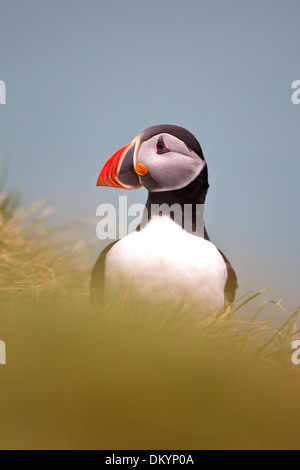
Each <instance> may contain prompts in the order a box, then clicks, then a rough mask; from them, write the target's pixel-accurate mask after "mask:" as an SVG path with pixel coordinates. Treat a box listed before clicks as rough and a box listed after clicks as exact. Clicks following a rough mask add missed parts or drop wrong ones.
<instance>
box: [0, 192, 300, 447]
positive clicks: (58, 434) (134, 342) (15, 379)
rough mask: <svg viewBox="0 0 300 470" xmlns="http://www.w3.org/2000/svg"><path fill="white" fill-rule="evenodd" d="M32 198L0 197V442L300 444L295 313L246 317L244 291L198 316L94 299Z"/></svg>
mask: <svg viewBox="0 0 300 470" xmlns="http://www.w3.org/2000/svg"><path fill="white" fill-rule="evenodd" d="M37 209H38V208H37V207H35V208H33V210H28V211H25V212H22V209H21V207H20V204H19V202H18V200H17V199H16V198H15V195H9V196H6V197H5V196H3V195H2V197H1V198H0V302H1V308H0V339H1V340H4V341H5V342H6V346H7V366H0V397H1V421H0V436H1V437H0V448H1V449H172V450H180V449H216V448H217V449H221V448H233V449H238V448H243V449H248V448H249V449H274V448H275V449H276V448H277V449H287V448H292V449H299V448H300V444H299V422H300V407H299V394H300V366H293V365H292V363H291V354H292V351H291V348H290V343H291V341H292V337H291V335H290V331H291V327H292V325H293V323H294V320H295V318H296V315H297V312H296V313H295V315H293V316H292V317H291V319H290V320H289V321H288V322H283V323H285V325H284V327H283V328H282V330H278V329H275V328H273V326H272V321H271V320H272V319H271V318H270V320H269V321H260V318H261V313H262V312H261V309H259V310H256V311H255V312H252V319H251V320H250V321H249V318H250V317H249V306H251V305H252V301H251V295H250V294H249V295H248V296H245V297H244V298H243V299H240V301H239V302H237V304H236V306H235V310H236V312H235V313H234V315H233V316H232V317H230V318H228V317H226V315H224V314H222V312H221V313H220V315H219V316H218V317H217V318H215V320H214V321H213V322H212V323H211V324H210V325H208V326H207V327H206V328H204V329H200V328H199V327H197V325H196V324H195V323H194V322H193V321H192V320H191V319H189V317H188V314H187V312H184V311H179V310H178V309H177V310H176V308H174V313H173V314H172V315H168V316H166V315H164V311H163V309H158V310H157V311H147V308H146V307H137V306H134V305H128V303H126V302H125V301H124V305H122V306H115V307H112V308H110V309H106V310H105V311H102V312H98V311H96V310H95V309H94V308H93V307H92V306H91V305H90V302H89V298H88V271H89V268H90V267H89V266H88V262H87V257H86V253H85V251H84V249H74V246H73V243H72V242H70V241H68V240H67V239H66V238H65V237H64V236H63V235H64V229H63V228H62V229H61V230H53V231H49V230H47V229H46V228H45V227H46V223H45V219H44V218H43V217H41V216H38V215H37V213H36V210H37ZM261 295H262V294H261ZM249 300H250V301H249ZM266 303H267V302H265V303H264V304H262V308H263V307H264V306H265V304H266ZM277 307H278V305H276V304H275V305H274V309H275V310H274V314H276V315H280V314H281V312H280V309H278V308H277ZM246 313H247V315H246ZM246 318H247V319H248V321H246Z"/></svg>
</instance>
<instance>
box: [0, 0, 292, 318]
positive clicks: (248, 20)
mask: <svg viewBox="0 0 300 470" xmlns="http://www.w3.org/2000/svg"><path fill="white" fill-rule="evenodd" d="M299 18H300V2H299V0H289V1H288V2H285V1H283V0H280V1H279V0H251V1H250V0H249V1H248V0H243V1H241V0H227V1H224V0H203V1H202V0H184V1H183V0H159V1H158V0H157V1H156V0H151V1H145V0H139V1H137V0H109V1H108V0H105V1H104V0H59V1H58V0H51V1H50V0H43V1H41V0H26V1H21V0H2V1H0V80H5V82H6V86H7V104H6V105H1V106H0V159H1V160H3V159H4V158H5V157H9V159H10V174H9V181H8V183H9V186H10V187H17V188H19V190H20V192H21V193H22V194H23V199H24V201H26V202H28V203H30V202H33V201H35V200H36V199H39V198H40V197H45V198H46V199H47V200H49V201H50V203H51V204H52V205H53V206H54V208H55V215H54V220H55V221H56V222H62V221H66V222H67V221H68V222H69V221H73V220H81V219H85V218H91V217H94V216H95V212H96V207H97V206H98V205H99V204H100V203H101V202H116V201H117V198H118V196H119V195H121V194H125V192H122V191H121V192H119V191H118V190H113V189H106V188H104V189H97V188H96V186H95V185H96V180H97V177H98V173H99V171H100V169H101V167H102V165H103V164H104V163H105V161H106V160H107V158H108V157H110V155H111V154H112V153H113V152H114V151H115V150H117V149H118V148H119V147H121V146H123V145H125V144H126V143H128V142H129V141H131V140H132V139H133V138H134V137H135V136H136V135H137V134H138V133H139V132H140V131H141V130H143V129H144V128H146V127H148V126H151V125H154V124H159V123H168V124H177V125H181V126H183V127H186V128H187V129H189V130H190V131H191V132H193V133H194V134H195V135H196V136H197V138H198V139H199V141H200V143H201V145H202V148H203V151H204V154H205V156H206V159H207V162H208V167H209V172H210V184H211V189H210V192H209V195H208V199H207V207H206V222H207V227H208V230H209V233H210V235H211V237H212V239H213V241H214V242H215V243H216V244H217V245H218V246H219V247H221V248H222V249H223V250H224V251H225V253H226V254H227V255H228V257H229V258H230V260H231V261H232V263H233V265H234V266H235V268H236V270H237V272H238V275H239V278H240V285H241V293H242V292H245V291H246V290H251V289H258V288H262V287H265V286H266V285H268V284H272V289H271V291H270V293H269V295H270V296H271V297H275V298H276V299H277V298H280V297H284V298H285V304H286V306H287V307H288V309H290V310H291V309H293V308H295V307H296V306H297V305H298V304H299V300H300V299H299V298H300V294H299V277H300V276H299V275H300V264H299V228H300V224H299V213H300V210H299V209H300V207H299V205H300V204H299V200H300V198H299V195H300V188H299V174H300V155H299V148H300V132H299V124H300V105H299V106H295V105H293V104H292V102H291V95H292V89H291V84H292V82H293V81H294V80H297V79H299V80H300V68H299V55H300V52H299V45H300V23H299ZM126 194H127V193H126ZM129 196H130V201H132V202H143V201H145V199H146V192H145V190H140V191H135V192H130V194H129ZM94 233H95V228H94V227H91V228H90V232H89V233H88V234H87V236H89V237H92V236H94ZM99 243H100V242H99Z"/></svg>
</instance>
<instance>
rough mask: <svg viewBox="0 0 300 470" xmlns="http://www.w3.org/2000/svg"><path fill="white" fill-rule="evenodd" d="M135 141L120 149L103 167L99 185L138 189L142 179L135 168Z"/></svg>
mask: <svg viewBox="0 0 300 470" xmlns="http://www.w3.org/2000/svg"><path fill="white" fill-rule="evenodd" d="M135 145H136V144H135V142H131V143H130V144H128V145H125V147H123V148H121V149H120V150H118V151H117V152H116V153H115V154H114V155H113V156H112V157H110V159H109V160H108V161H107V162H106V163H105V165H104V167H103V168H102V170H101V172H100V175H99V178H98V182H97V186H110V187H112V188H121V189H138V188H140V187H141V183H140V179H139V176H138V175H137V173H136V172H135V170H134V161H133V157H134V150H135Z"/></svg>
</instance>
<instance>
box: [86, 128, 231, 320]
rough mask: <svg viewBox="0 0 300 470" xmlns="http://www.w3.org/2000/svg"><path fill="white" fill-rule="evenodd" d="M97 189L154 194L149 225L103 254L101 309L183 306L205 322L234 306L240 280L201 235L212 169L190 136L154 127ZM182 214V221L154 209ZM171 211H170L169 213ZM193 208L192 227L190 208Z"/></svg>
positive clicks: (95, 291) (115, 159)
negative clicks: (127, 301)
mask: <svg viewBox="0 0 300 470" xmlns="http://www.w3.org/2000/svg"><path fill="white" fill-rule="evenodd" d="M97 186H109V187H113V188H123V189H128V190H131V189H138V188H140V187H141V186H144V187H145V188H146V189H147V190H148V200H147V202H146V206H145V212H146V214H147V220H146V223H144V225H143V227H141V226H139V227H137V229H136V231H135V232H133V233H131V234H129V235H127V236H126V237H124V238H122V239H121V240H118V241H114V242H113V243H111V244H110V245H109V246H108V247H107V248H106V249H105V250H104V251H103V252H102V253H101V254H100V256H99V258H98V260H97V262H96V264H95V266H94V268H93V270H92V279H91V294H92V298H93V300H94V301H95V302H96V303H97V305H99V306H100V307H101V306H104V305H106V304H107V303H109V302H110V300H113V301H115V300H117V299H122V298H124V297H125V296H128V293H129V292H130V296H131V298H132V299H133V301H134V302H135V303H144V305H147V306H153V307H156V306H160V305H165V306H167V305H168V306H174V305H184V306H186V308H187V309H188V310H190V311H191V312H193V313H194V314H196V316H198V317H199V318H200V317H203V316H205V315H210V314H212V313H214V314H215V313H216V312H218V311H219V310H220V309H221V308H223V307H224V306H225V307H226V306H227V305H230V304H232V303H233V302H234V299H235V295H236V290H237V287H238V283H237V276H236V273H235V271H234V269H233V268H232V266H231V264H230V262H229V261H228V259H227V258H226V257H225V255H224V254H223V253H222V252H221V251H219V250H218V249H217V248H216V247H215V246H214V245H213V244H212V243H211V241H210V239H209V236H208V233H207V231H206V228H204V231H203V235H202V236H201V234H199V233H197V228H196V225H197V223H196V219H197V212H199V207H202V206H203V205H204V203H205V199H206V195H207V191H208V188H209V183H208V170H207V163H206V160H205V158H204V155H203V152H202V149H201V146H200V144H199V142H198V140H197V139H196V137H194V135H193V134H191V133H190V132H189V131H188V130H186V129H184V128H182V127H179V126H175V125H158V126H152V127H149V128H148V129H146V130H144V131H143V132H141V133H140V134H139V135H138V136H137V137H135V139H134V140H133V141H132V142H131V143H129V144H128V145H125V147H123V148H121V149H120V150H118V151H117V152H116V153H115V154H114V155H113V156H112V157H111V158H110V159H109V160H108V161H107V163H106V164H105V165H104V167H103V168H102V170H101V172H100V175H99V178H98V181H97ZM174 204H175V205H177V207H178V206H179V207H181V208H182V214H183V216H182V219H181V220H179V221H178V218H177V220H175V218H174V214H173V213H172V212H170V211H169V214H168V215H165V214H164V213H159V214H157V212H156V211H155V212H154V211H153V207H156V208H157V207H161V206H163V205H166V206H167V207H169V208H170V207H173V205H174ZM166 206H165V207H166ZM185 207H190V208H192V212H191V213H192V229H191V228H188V229H187V228H186V224H185V221H184V214H185V212H184V208H185Z"/></svg>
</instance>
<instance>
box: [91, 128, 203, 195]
mask: <svg viewBox="0 0 300 470" xmlns="http://www.w3.org/2000/svg"><path fill="white" fill-rule="evenodd" d="M200 174H201V178H200V180H201V182H202V183H201V184H203V186H204V187H205V186H206V188H207V187H208V181H207V167H206V162H205V159H204V156H203V153H202V150H201V147H200V144H199V142H198V140H197V139H196V138H195V137H194V136H193V135H192V134H191V133H190V132H189V131H187V130H186V129H184V128H182V127H178V126H171V125H160V126H153V127H149V128H148V129H146V130H145V131H143V132H142V133H141V134H139V135H138V136H137V137H136V138H135V139H134V140H133V141H132V142H131V143H130V144H128V145H125V147H123V148H121V149H120V150H118V151H117V152H116V153H115V154H114V155H113V156H112V157H111V158H110V159H109V160H108V161H107V163H106V164H105V165H104V167H103V168H102V170H101V173H100V175H99V178H98V183H97V184H98V186H111V187H114V188H123V189H137V188H140V187H141V186H145V188H147V189H148V191H150V192H162V191H174V190H177V189H181V188H185V187H186V186H188V185H189V184H190V183H192V182H193V181H194V180H195V179H196V178H197V177H198V176H199V175H200Z"/></svg>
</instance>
